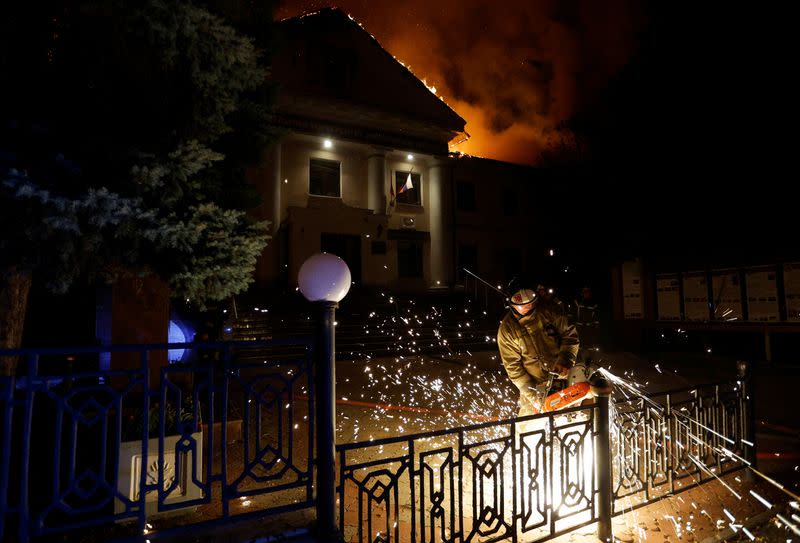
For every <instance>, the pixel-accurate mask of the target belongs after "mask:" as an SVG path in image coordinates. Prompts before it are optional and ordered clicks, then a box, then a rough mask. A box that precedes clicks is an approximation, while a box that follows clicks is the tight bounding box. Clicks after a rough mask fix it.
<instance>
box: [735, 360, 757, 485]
mask: <svg viewBox="0 0 800 543" xmlns="http://www.w3.org/2000/svg"><path fill="white" fill-rule="evenodd" d="M736 376H737V379H738V380H739V414H740V417H741V420H740V424H741V435H742V437H741V439H745V440H747V442H748V443H752V445H746V444H742V445H743V446H742V452H744V454H743V455H742V456H743V457H744V458H745V459H746V460H747V461H748V462H750V465H751V466H752V467H754V468H756V467H757V466H756V459H757V455H756V436H755V417H754V416H753V415H754V413H753V399H752V397H751V396H752V395H753V387H752V384H753V380H752V373H751V372H750V365H749V364H748V363H747V361H746V360H737V361H736ZM744 475H745V480H746V481H753V479H754V477H753V472H752V471H751V470H749V469H745V472H744Z"/></svg>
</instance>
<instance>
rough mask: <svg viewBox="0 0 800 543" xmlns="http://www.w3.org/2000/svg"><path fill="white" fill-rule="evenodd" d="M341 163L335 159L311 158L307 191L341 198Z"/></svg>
mask: <svg viewBox="0 0 800 543" xmlns="http://www.w3.org/2000/svg"><path fill="white" fill-rule="evenodd" d="M340 170H341V164H340V163H339V162H338V161H336V160H325V159H322V158H312V159H311V165H310V173H309V179H308V193H309V194H313V195H315V196H330V197H332V198H341V196H342V191H341V183H340V180H341V175H340Z"/></svg>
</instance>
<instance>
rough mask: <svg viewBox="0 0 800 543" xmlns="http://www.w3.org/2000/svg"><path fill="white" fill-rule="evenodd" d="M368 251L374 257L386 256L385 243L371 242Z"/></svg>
mask: <svg viewBox="0 0 800 543" xmlns="http://www.w3.org/2000/svg"><path fill="white" fill-rule="evenodd" d="M370 251H371V252H372V254H374V255H385V254H386V242H385V241H373V242H372V243H371V244H370Z"/></svg>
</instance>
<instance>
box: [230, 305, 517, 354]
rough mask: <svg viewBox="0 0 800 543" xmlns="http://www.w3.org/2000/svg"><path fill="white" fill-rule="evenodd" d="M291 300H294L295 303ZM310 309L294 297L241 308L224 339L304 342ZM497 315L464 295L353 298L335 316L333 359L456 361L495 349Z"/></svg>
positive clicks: (310, 319)
mask: <svg viewBox="0 0 800 543" xmlns="http://www.w3.org/2000/svg"><path fill="white" fill-rule="evenodd" d="M295 298H296V299H295ZM312 311H313V308H312V307H311V305H310V304H308V302H306V301H305V300H303V299H302V298H300V297H299V294H297V295H296V296H292V297H289V299H288V300H287V299H284V300H276V301H275V302H274V303H272V304H268V305H267V306H266V307H263V306H253V307H240V308H239V311H238V318H237V319H235V320H233V321H231V322H230V323H229V324H228V326H227V328H226V330H227V331H228V333H227V334H226V337H227V338H230V339H234V340H239V341H247V340H262V339H287V338H292V337H307V336H309V335H311V334H313V333H314V320H313V319H314V316H313V313H312ZM501 317H502V315H498V314H489V312H488V311H486V310H483V309H482V308H481V306H480V305H476V304H474V303H472V302H471V301H470V300H469V299H468V297H467V296H466V295H464V294H463V293H457V294H453V293H442V294H439V293H431V294H425V295H418V296H413V297H411V296H389V295H386V294H380V293H379V294H360V295H359V294H356V295H354V296H352V298H350V299H347V300H346V301H343V302H342V303H341V304H340V308H339V309H337V311H336V322H337V324H336V354H337V359H343V360H346V359H354V358H361V357H373V358H374V357H395V356H414V355H419V354H426V355H429V356H459V355H462V354H465V353H467V352H471V351H480V350H493V349H496V343H495V337H496V334H497V326H498V324H499V320H500V318H501ZM300 354H301V350H298V349H297V348H286V347H270V348H263V347H262V348H258V349H255V348H254V349H253V350H252V351H251V350H248V352H241V353H240V355H239V358H240V360H243V361H247V360H250V359H266V358H275V357H286V356H297V355H300Z"/></svg>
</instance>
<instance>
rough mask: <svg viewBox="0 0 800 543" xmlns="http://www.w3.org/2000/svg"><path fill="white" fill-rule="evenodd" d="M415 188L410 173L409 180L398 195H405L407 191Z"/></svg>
mask: <svg viewBox="0 0 800 543" xmlns="http://www.w3.org/2000/svg"><path fill="white" fill-rule="evenodd" d="M413 188H414V183H413V182H412V181H411V172H408V178H407V179H406V182H405V184H404V185H403V186H402V187H400V188H399V189H398V191H397V194H403V193H404V192H405V191H407V190H410V189H413Z"/></svg>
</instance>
